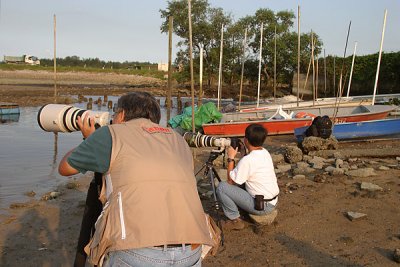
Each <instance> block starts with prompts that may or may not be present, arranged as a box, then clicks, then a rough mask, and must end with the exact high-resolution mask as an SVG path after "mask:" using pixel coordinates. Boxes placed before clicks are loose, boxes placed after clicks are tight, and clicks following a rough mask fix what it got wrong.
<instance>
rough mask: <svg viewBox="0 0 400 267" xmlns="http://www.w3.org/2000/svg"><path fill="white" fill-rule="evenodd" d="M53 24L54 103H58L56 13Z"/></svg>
mask: <svg viewBox="0 0 400 267" xmlns="http://www.w3.org/2000/svg"><path fill="white" fill-rule="evenodd" d="M53 26H54V57H53V66H54V103H57V53H56V43H57V42H56V40H57V38H56V37H57V35H56V33H57V28H56V26H57V22H56V15H55V14H54V16H53Z"/></svg>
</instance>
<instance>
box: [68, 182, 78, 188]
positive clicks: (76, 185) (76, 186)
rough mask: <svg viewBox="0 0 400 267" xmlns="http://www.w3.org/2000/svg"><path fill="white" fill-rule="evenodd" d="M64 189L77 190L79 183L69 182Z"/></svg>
mask: <svg viewBox="0 0 400 267" xmlns="http://www.w3.org/2000/svg"><path fill="white" fill-rule="evenodd" d="M65 187H66V188H67V189H77V188H78V187H79V183H78V182H77V181H70V182H68V183H67V184H66V185H65Z"/></svg>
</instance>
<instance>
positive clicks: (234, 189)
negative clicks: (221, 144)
mask: <svg viewBox="0 0 400 267" xmlns="http://www.w3.org/2000/svg"><path fill="white" fill-rule="evenodd" d="M266 137H267V131H266V130H265V129H264V127H262V126H261V125H259V124H251V125H249V126H248V127H247V128H246V131H245V137H244V144H245V146H246V148H247V150H248V154H247V155H246V156H244V157H243V158H242V159H241V160H240V161H239V163H238V164H237V166H236V167H235V166H234V165H235V160H234V159H235V156H236V154H237V152H238V148H236V149H234V148H233V147H229V148H228V150H227V154H228V167H227V172H228V175H227V178H228V180H227V182H221V183H220V184H219V185H218V188H217V195H218V198H219V200H220V201H221V203H222V208H223V210H224V213H225V216H226V217H228V218H229V220H228V221H226V222H225V224H224V226H223V227H224V229H226V230H240V229H243V228H244V226H245V225H244V222H243V221H242V220H241V219H240V214H239V209H238V207H240V208H241V209H243V210H245V211H247V212H249V213H250V214H255V215H263V214H267V213H270V212H272V211H273V210H274V209H275V207H276V205H277V202H278V194H279V187H278V183H277V180H276V175H275V172H274V165H273V162H272V158H271V155H270V154H269V152H268V151H267V150H266V149H265V148H263V147H262V145H263V143H264V141H265V139H266ZM242 184H245V189H242V188H241V187H240V186H239V185H242Z"/></svg>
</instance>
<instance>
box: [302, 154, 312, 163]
mask: <svg viewBox="0 0 400 267" xmlns="http://www.w3.org/2000/svg"><path fill="white" fill-rule="evenodd" d="M312 158H313V157H311V156H309V155H303V160H304V161H306V162H310V160H312Z"/></svg>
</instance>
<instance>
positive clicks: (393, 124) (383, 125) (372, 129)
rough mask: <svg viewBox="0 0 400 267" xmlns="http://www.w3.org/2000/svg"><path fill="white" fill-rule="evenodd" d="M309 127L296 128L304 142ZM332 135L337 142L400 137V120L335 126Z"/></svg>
mask: <svg viewBox="0 0 400 267" xmlns="http://www.w3.org/2000/svg"><path fill="white" fill-rule="evenodd" d="M307 128H308V126H306V127H300V128H296V129H295V130H294V135H295V137H296V139H297V141H298V142H302V141H303V139H304V137H305V131H306V130H307ZM332 135H333V136H335V138H336V139H337V140H351V139H368V138H377V137H387V136H394V135H400V118H395V119H382V120H372V121H360V122H346V123H339V124H335V125H334V126H333V129H332Z"/></svg>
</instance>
